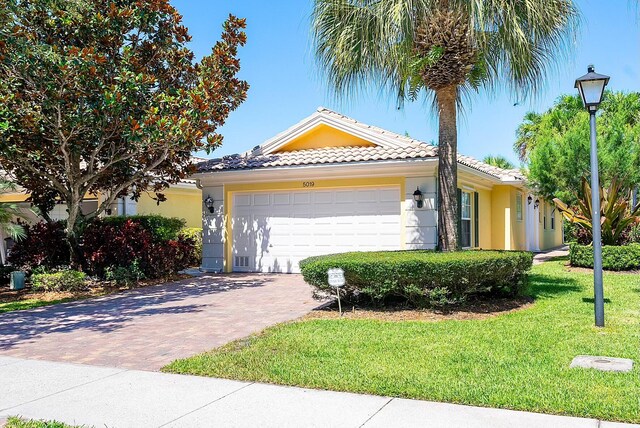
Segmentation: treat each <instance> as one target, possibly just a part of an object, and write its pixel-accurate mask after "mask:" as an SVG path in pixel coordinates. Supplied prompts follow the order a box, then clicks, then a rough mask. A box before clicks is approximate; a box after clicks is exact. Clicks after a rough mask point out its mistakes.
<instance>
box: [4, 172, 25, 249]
mask: <svg viewBox="0 0 640 428" xmlns="http://www.w3.org/2000/svg"><path fill="white" fill-rule="evenodd" d="M15 189H16V188H15V185H14V184H13V183H11V182H9V181H6V180H4V179H1V178H0V194H2V193H7V192H11V191H15ZM24 217H25V215H24V213H23V212H22V210H21V209H20V207H19V206H18V205H17V204H14V203H12V202H0V231H2V232H3V234H4V235H6V236H8V237H10V238H12V239H14V240H16V241H17V240H19V239H22V238H24V237H25V236H26V234H25V231H24V228H23V227H22V226H20V225H19V224H16V223H14V220H15V219H16V218H24Z"/></svg>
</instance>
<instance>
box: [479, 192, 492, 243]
mask: <svg viewBox="0 0 640 428" xmlns="http://www.w3.org/2000/svg"><path fill="white" fill-rule="evenodd" d="M477 192H478V207H476V209H478V228H479V229H480V230H479V233H478V235H479V236H478V238H479V240H480V242H479V243H478V247H480V248H485V249H491V248H493V237H492V236H491V231H492V226H493V225H492V224H491V223H492V221H491V219H492V209H493V202H492V201H493V198H492V196H493V194H492V192H491V191H490V190H484V189H478V190H477Z"/></svg>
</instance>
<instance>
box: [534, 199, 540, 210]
mask: <svg viewBox="0 0 640 428" xmlns="http://www.w3.org/2000/svg"><path fill="white" fill-rule="evenodd" d="M533 208H535V209H538V208H540V199H536V203H535V204H533Z"/></svg>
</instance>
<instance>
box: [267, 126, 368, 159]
mask: <svg viewBox="0 0 640 428" xmlns="http://www.w3.org/2000/svg"><path fill="white" fill-rule="evenodd" d="M353 146H363V147H374V146H375V144H374V143H372V142H370V141H367V140H363V139H362V138H358V137H356V136H354V135H351V134H348V133H346V132H344V131H341V130H339V129H335V128H332V127H329V126H327V125H324V124H321V125H318V126H317V127H315V128H313V129H312V130H310V131H309V132H307V133H305V134H303V135H301V136H299V137H297V138H296V139H295V140H293V141H291V142H290V143H288V144H286V145H285V146H283V147H281V148H280V149H279V150H277V151H276V153H277V152H290V151H294V150H305V149H320V148H324V147H353Z"/></svg>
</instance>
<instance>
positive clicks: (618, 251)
mask: <svg viewBox="0 0 640 428" xmlns="http://www.w3.org/2000/svg"><path fill="white" fill-rule="evenodd" d="M569 262H570V263H571V266H577V267H586V268H593V247H592V246H591V245H580V244H577V243H572V244H571V245H570V246H569ZM602 268H603V269H606V270H618V271H619V270H635V269H640V244H630V245H604V246H603V247H602Z"/></svg>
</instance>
